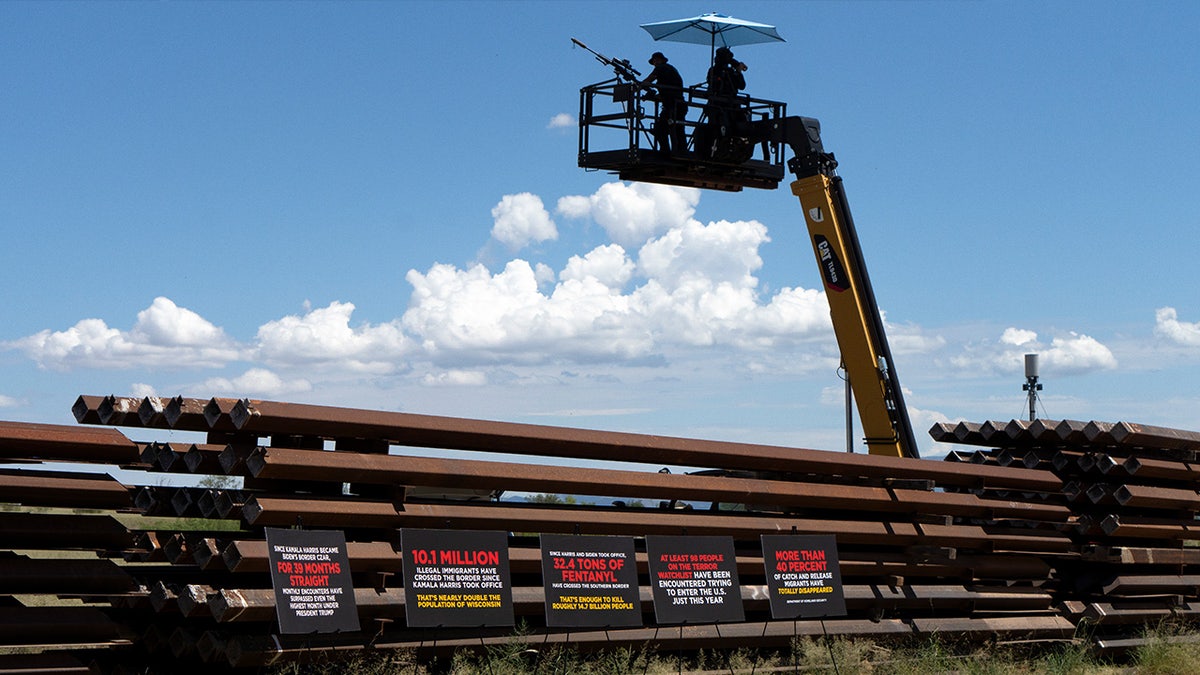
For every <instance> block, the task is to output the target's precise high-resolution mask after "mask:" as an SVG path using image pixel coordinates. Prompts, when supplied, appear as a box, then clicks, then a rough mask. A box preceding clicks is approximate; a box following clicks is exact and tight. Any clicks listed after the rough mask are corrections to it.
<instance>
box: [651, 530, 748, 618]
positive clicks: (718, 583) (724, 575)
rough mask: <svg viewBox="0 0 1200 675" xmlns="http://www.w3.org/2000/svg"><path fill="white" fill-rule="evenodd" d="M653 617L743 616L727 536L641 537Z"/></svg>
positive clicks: (740, 593) (733, 557)
mask: <svg viewBox="0 0 1200 675" xmlns="http://www.w3.org/2000/svg"><path fill="white" fill-rule="evenodd" d="M646 556H647V558H648V559H649V562H650V583H651V588H652V594H653V597H654V617H655V619H656V620H657V621H658V623H718V622H722V621H742V620H744V619H745V612H744V610H743V609H742V590H741V585H740V584H739V583H738V573H737V554H736V553H735V552H734V550H733V539H732V538H730V537H659V536H648V537H646Z"/></svg>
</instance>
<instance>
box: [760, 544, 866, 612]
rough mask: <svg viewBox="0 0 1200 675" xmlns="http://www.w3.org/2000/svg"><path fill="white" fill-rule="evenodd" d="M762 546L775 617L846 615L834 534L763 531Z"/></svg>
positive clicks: (768, 588) (768, 589)
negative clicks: (772, 532)
mask: <svg viewBox="0 0 1200 675" xmlns="http://www.w3.org/2000/svg"><path fill="white" fill-rule="evenodd" d="M762 549H763V567H765V568H766V573H767V593H768V594H769V595H770V597H771V616H772V617H774V618H776V619H795V618H797V617H804V618H815V617H822V616H845V615H846V598H845V596H844V595H843V592H842V573H841V570H839V569H838V557H837V540H836V539H835V538H834V537H833V536H830V535H797V534H790V535H789V534H764V535H763V536H762Z"/></svg>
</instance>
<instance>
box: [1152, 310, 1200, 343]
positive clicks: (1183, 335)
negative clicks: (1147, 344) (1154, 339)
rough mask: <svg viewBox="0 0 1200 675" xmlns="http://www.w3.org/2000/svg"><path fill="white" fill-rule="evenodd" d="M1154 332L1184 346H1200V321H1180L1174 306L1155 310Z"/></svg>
mask: <svg viewBox="0 0 1200 675" xmlns="http://www.w3.org/2000/svg"><path fill="white" fill-rule="evenodd" d="M1154 334H1155V335H1157V336H1159V337H1161V338H1165V339H1167V340H1169V341H1171V342H1174V343H1175V344H1178V345H1182V346H1184V347H1200V323H1187V322H1185V321H1180V320H1179V315H1178V313H1177V312H1176V311H1175V308H1174V307H1161V308H1159V309H1157V310H1155V312H1154Z"/></svg>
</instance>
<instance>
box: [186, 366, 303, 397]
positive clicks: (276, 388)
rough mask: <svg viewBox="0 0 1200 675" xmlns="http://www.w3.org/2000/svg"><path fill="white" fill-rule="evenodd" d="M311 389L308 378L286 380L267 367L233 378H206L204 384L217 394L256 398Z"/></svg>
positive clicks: (254, 369)
mask: <svg viewBox="0 0 1200 675" xmlns="http://www.w3.org/2000/svg"><path fill="white" fill-rule="evenodd" d="M311 389H312V384H311V383H309V381H308V380H304V379H296V380H291V381H284V380H283V378H281V377H279V376H278V375H276V374H275V373H273V372H271V371H269V370H267V369H265V368H251V369H249V370H247V371H246V372H244V373H242V374H241V375H239V376H237V377H234V378H232V379H228V378H223V377H214V378H210V379H208V380H205V382H204V384H203V385H202V390H203V391H205V392H216V394H217V395H222V394H224V395H227V396H234V397H243V396H251V397H256V398H267V397H279V396H287V395H290V394H297V393H303V392H306V391H310V390H311Z"/></svg>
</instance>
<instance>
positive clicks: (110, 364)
mask: <svg viewBox="0 0 1200 675" xmlns="http://www.w3.org/2000/svg"><path fill="white" fill-rule="evenodd" d="M4 346H6V347H8V348H10V349H19V350H20V351H22V352H24V353H25V354H26V356H28V357H29V358H30V359H32V360H33V361H35V362H37V364H38V366H39V367H42V368H48V369H52V370H63V371H69V370H72V369H74V368H81V367H88V368H134V367H156V368H189V367H195V368H203V367H218V366H221V365H224V364H225V363H228V362H229V361H232V360H235V359H237V358H238V357H239V347H238V346H237V345H236V344H235V343H234V342H233V340H231V339H229V337H228V336H226V335H225V333H224V331H222V330H221V329H220V328H218V327H216V326H214V325H213V324H211V323H209V322H208V321H207V320H205V319H204V318H202V317H201V316H200V315H198V314H196V313H195V312H193V311H191V310H189V309H185V308H182V307H179V306H178V305H176V304H175V303H174V302H172V301H171V300H169V299H167V298H164V297H158V298H155V299H154V301H153V302H152V303H151V305H150V307H148V308H146V309H144V310H142V311H141V312H138V315H137V322H136V323H135V324H134V326H133V328H132V329H131V330H129V331H121V330H119V329H116V328H111V327H109V325H108V324H107V323H105V322H104V321H103V320H102V319H83V320H81V321H79V322H78V323H76V324H75V325H74V326H72V327H70V328H68V329H66V330H62V331H51V330H49V329H47V330H43V331H41V332H39V333H36V334H34V335H30V336H28V337H25V338H22V339H20V340H16V341H13V342H9V343H6V344H5V345H4Z"/></svg>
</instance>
